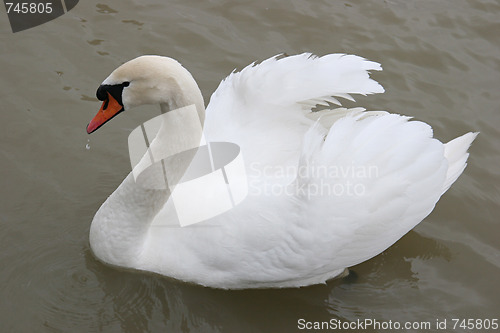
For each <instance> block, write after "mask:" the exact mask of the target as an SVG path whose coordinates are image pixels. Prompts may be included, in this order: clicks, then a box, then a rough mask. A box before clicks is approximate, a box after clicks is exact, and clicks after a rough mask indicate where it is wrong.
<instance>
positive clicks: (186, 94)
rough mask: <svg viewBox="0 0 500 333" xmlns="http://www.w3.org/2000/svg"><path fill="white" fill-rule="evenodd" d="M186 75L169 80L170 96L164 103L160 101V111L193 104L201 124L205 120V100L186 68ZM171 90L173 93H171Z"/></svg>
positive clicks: (163, 111) (164, 111)
mask: <svg viewBox="0 0 500 333" xmlns="http://www.w3.org/2000/svg"><path fill="white" fill-rule="evenodd" d="M186 73H187V74H188V75H185V76H182V77H177V78H176V80H175V82H170V83H169V85H170V89H172V90H171V92H170V96H169V98H168V99H167V100H166V102H164V103H160V108H161V113H166V112H169V111H173V110H176V109H180V108H183V107H186V106H189V105H195V106H196V110H197V111H198V117H199V118H200V121H201V125H202V127H203V123H204V121H205V102H204V100H203V95H202V94H201V90H200V88H199V87H198V84H197V83H196V81H195V80H194V78H193V77H192V76H191V74H190V73H189V72H188V71H187V70H186ZM172 92H173V93H172Z"/></svg>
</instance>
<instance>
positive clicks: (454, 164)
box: [443, 132, 479, 193]
mask: <svg viewBox="0 0 500 333" xmlns="http://www.w3.org/2000/svg"><path fill="white" fill-rule="evenodd" d="M478 134H479V132H474V133H473V132H469V133H467V134H464V135H462V136H460V137H458V138H455V139H453V140H451V141H450V142H448V143H446V144H445V145H444V157H445V158H446V159H447V160H448V171H447V172H446V181H445V183H444V185H443V193H444V192H446V191H447V190H448V189H449V188H450V186H451V185H452V184H453V183H454V182H455V181H456V180H457V178H458V177H459V176H460V175H461V174H462V172H463V171H464V169H465V167H466V166H467V158H468V157H469V153H468V152H467V150H468V149H469V147H470V145H471V144H472V142H473V141H474V139H475V138H476V137H477V135H478Z"/></svg>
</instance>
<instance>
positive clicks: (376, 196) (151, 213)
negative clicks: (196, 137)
mask: <svg viewBox="0 0 500 333" xmlns="http://www.w3.org/2000/svg"><path fill="white" fill-rule="evenodd" d="M374 70H381V67H380V65H379V64H377V63H375V62H371V61H368V60H366V59H363V58H360V57H357V56H353V55H344V54H330V55H326V56H323V57H315V56H312V55H311V54H301V55H295V56H290V57H283V58H279V57H273V58H270V59H268V60H265V61H263V62H262V63H260V64H257V65H256V64H251V65H249V66H247V67H246V68H244V69H243V70H242V71H240V72H233V73H232V74H231V75H229V76H228V77H227V78H226V79H225V80H224V81H222V82H221V84H220V85H219V87H218V88H217V90H216V91H215V92H214V93H213V95H212V97H211V99H210V103H209V105H208V106H207V109H206V113H205V109H204V103H203V98H202V96H201V92H200V90H199V88H198V86H197V85H196V82H195V81H194V79H193V78H192V76H191V75H190V74H189V72H188V71H187V70H185V69H184V68H183V67H182V66H181V65H180V64H179V63H178V62H177V61H175V60H173V59H170V58H167V57H160V56H142V57H139V58H136V59H134V60H131V61H129V62H127V63H125V64H124V65H122V66H120V67H119V68H118V69H116V70H115V71H114V72H113V73H111V75H110V76H109V77H108V78H107V79H106V80H105V81H104V82H103V84H102V85H101V87H100V90H98V97H99V98H100V99H101V100H103V101H104V103H103V108H104V109H105V104H106V103H108V102H109V103H111V100H117V101H118V100H119V99H120V100H121V101H118V102H117V103H116V105H117V107H118V109H119V108H120V106H121V110H120V112H121V111H123V110H125V111H128V110H129V109H130V108H132V107H134V106H136V105H140V104H146V103H149V104H160V106H161V109H162V111H164V112H169V110H173V109H176V108H180V107H184V106H188V105H195V106H196V108H197V111H198V114H199V115H200V119H201V121H202V122H203V123H204V135H205V138H206V140H207V141H209V142H221V141H223V142H232V143H235V144H237V145H238V146H239V147H240V149H241V153H242V156H243V160H244V164H245V169H246V173H247V177H248V184H249V186H248V196H247V197H246V198H245V200H243V202H241V203H240V204H239V205H237V206H235V207H234V208H233V209H231V210H229V211H226V212H224V213H222V214H219V215H217V216H215V217H212V218H209V219H207V220H206V221H204V222H202V223H199V224H196V225H192V226H187V227H180V226H178V225H175V224H172V223H169V221H174V220H175V219H176V215H175V214H176V212H175V208H174V205H173V203H172V200H171V198H170V196H169V194H168V193H167V192H166V191H161V190H152V189H146V188H142V187H141V186H138V185H137V184H136V182H135V181H134V177H133V175H132V173H131V174H129V175H128V176H127V177H126V178H125V180H124V181H123V182H122V184H121V185H120V186H119V187H118V188H117V189H116V190H115V191H114V192H113V194H111V196H110V197H109V198H108V199H107V200H106V201H105V202H104V204H103V205H102V206H101V207H100V209H99V210H98V212H97V213H96V215H95V217H94V219H93V221H92V225H91V229H90V245H91V248H92V250H93V253H94V254H95V256H96V257H97V258H99V259H100V260H102V261H103V262H106V263H108V264H112V265H117V266H123V267H128V268H133V269H137V270H144V271H151V272H155V273H159V274H162V275H165V276H169V277H173V278H176V279H179V280H182V281H188V282H192V283H196V284H200V285H204V286H209V287H215V288H224V289H242V288H282V287H300V286H306V285H311V284H318V283H324V282H325V281H326V280H328V279H331V278H333V277H336V276H338V275H339V274H341V273H342V272H343V271H344V269H345V268H347V267H350V266H353V265H356V264H359V263H361V262H363V261H365V260H368V259H370V258H371V257H373V256H375V255H377V254H379V253H381V252H382V251H384V250H385V249H387V248H388V247H389V246H391V245H392V244H393V243H395V242H396V241H397V240H398V239H399V238H401V237H402V236H403V235H404V234H406V233H407V232H408V231H410V230H411V229H412V228H413V227H415V226H416V225H417V224H418V223H420V222H421V221H422V220H423V219H424V218H425V217H426V216H427V215H428V214H430V212H431V211H432V210H433V208H434V206H435V205H436V203H437V201H438V200H439V198H440V197H441V195H442V194H443V193H444V192H446V191H447V190H448V188H449V187H450V186H451V185H452V184H453V182H455V180H456V179H457V178H458V177H459V176H460V174H461V173H462V172H463V170H464V168H465V167H466V161H467V158H468V155H469V154H468V153H467V150H468V148H469V146H470V144H471V143H472V141H473V140H474V138H475V137H476V135H477V133H467V134H465V135H463V136H461V137H459V138H456V139H454V140H452V141H450V142H448V143H446V144H443V143H441V142H440V141H438V140H437V139H435V138H433V133H432V128H431V127H430V126H429V125H427V124H425V123H423V122H420V121H410V118H409V117H406V116H401V115H397V114H390V113H387V112H384V111H365V110H364V109H362V108H354V109H345V108H337V109H326V110H322V111H318V112H312V111H311V108H312V107H314V106H315V105H317V104H324V105H329V104H328V103H326V102H330V103H334V104H339V102H338V100H337V98H338V97H340V98H347V99H352V97H351V94H363V95H367V94H372V93H382V92H383V91H384V90H383V88H382V87H381V86H380V85H379V84H378V83H377V82H375V81H374V80H372V79H371V78H370V77H369V71H374ZM108 92H109V95H106V94H104V93H108ZM118 95H120V96H118ZM108 97H109V98H108ZM118 109H117V110H118ZM101 110H102V109H101ZM100 112H101V111H100ZM102 112H104V111H102ZM117 112H118V111H117ZM103 114H104V113H103ZM98 115H99V114H98ZM112 116H114V114H113V115H111V116H109V115H106V118H103V119H104V120H103V119H101V120H97V122H95V121H94V120H93V122H91V124H89V128H88V131H89V132H91V131H93V130H95V129H96V128H98V127H99V126H101V125H102V124H103V123H104V122H106V121H107V120H108V118H109V117H112ZM96 117H98V116H96ZM103 117H104V116H103ZM94 119H96V118H94ZM162 126H163V127H162V128H161V129H160V131H159V133H158V136H157V137H156V138H155V140H154V142H152V144H151V145H152V146H156V147H160V148H161V147H162V146H163V145H168V144H169V142H166V140H164V139H163V136H162V132H163V133H166V132H168V133H169V134H170V135H172V133H174V135H177V134H178V135H182V131H183V127H182V126H179V125H178V124H177V125H176V126H173V125H171V126H170V127H169V124H163V125H162ZM318 170H319V171H318ZM320 171H322V172H320Z"/></svg>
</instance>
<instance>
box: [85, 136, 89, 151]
mask: <svg viewBox="0 0 500 333" xmlns="http://www.w3.org/2000/svg"><path fill="white" fill-rule="evenodd" d="M85 149H87V150H89V149H90V139H87V144H86V145H85Z"/></svg>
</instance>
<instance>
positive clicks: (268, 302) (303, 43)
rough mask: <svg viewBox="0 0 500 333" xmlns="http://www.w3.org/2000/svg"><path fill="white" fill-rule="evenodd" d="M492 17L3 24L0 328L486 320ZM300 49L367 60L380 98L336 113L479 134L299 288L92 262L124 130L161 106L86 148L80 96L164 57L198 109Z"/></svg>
mask: <svg viewBox="0 0 500 333" xmlns="http://www.w3.org/2000/svg"><path fill="white" fill-rule="evenodd" d="M499 17H500V3H499V2H498V1H486V0H480V1H479V0H478V1H472V0H471V1H465V0H453V1H451V0H445V1H440V2H436V1H418V2H408V1H403V0H391V1H379V0H374V1H363V2H361V1H359V2H358V1H342V2H333V1H314V2H313V1H299V0H296V1H289V2H285V1H282V2H273V3H270V2H267V1H242V2H238V3H233V2H229V1H204V2H201V1H200V2H198V3H193V2H192V3H188V2H184V1H168V2H162V1H159V0H156V1H145V2H141V1H135V0H133V1H121V2H118V1H115V2H111V3H110V2H107V3H101V2H96V1H94V0H88V1H84V2H80V3H79V4H78V5H77V6H76V7H75V8H74V9H73V10H71V11H70V12H69V13H68V14H66V15H63V16H61V17H60V18H58V19H56V20H54V21H51V22H49V23H46V24H44V25H42V26H39V27H36V28H33V29H30V30H26V31H24V32H20V33H16V34H13V33H12V32H11V31H10V27H9V26H8V22H7V20H6V19H5V20H2V22H0V34H1V40H2V47H1V51H0V68H1V71H2V76H1V79H0V98H1V101H2V114H1V117H2V119H1V120H2V121H1V122H0V137H1V141H0V156H1V157H0V168H1V169H0V170H1V172H2V177H1V184H2V186H1V190H0V244H1V252H0V265H1V266H0V267H1V270H0V290H1V292H0V322H1V323H2V331H5V332H98V331H102V332H165V331H169V332H170V331H172V332H293V331H300V330H299V326H298V323H299V320H300V319H301V318H302V319H304V320H306V321H329V320H331V319H332V320H341V321H356V320H358V319H360V320H365V319H377V320H379V321H389V320H392V321H393V322H394V321H399V322H406V321H409V322H419V323H421V322H431V323H432V325H433V326H432V328H433V329H435V324H436V320H440V321H442V320H444V319H447V324H448V331H451V325H452V319H453V318H459V319H469V318H473V319H476V318H480V319H486V318H488V319H493V318H500V301H499V299H500V288H499V284H498V279H499V278H500V241H499V240H498V234H499V229H500V228H499V224H498V216H499V213H500V207H499V205H500V191H499V185H500V183H499V175H500V169H499V167H498V165H499V164H500V158H499V151H500V145H498V142H499V140H500V130H499V125H500V113H499V112H500V106H499V105H500V103H499V102H500V93H499V87H500V42H499V39H498V33H499V32H500V19H499ZM305 51H309V52H313V53H316V54H318V55H323V54H327V53H333V52H343V53H352V54H357V55H360V56H363V57H365V58H368V59H370V60H374V61H377V62H379V63H381V64H382V66H383V67H384V71H383V72H380V73H374V74H373V77H374V78H375V79H376V80H378V81H379V82H380V83H381V84H382V85H383V86H384V87H385V89H386V93H385V94H381V95H376V96H369V97H358V98H357V103H356V104H354V103H351V102H347V103H345V105H347V106H352V105H360V106H364V107H366V108H368V109H373V110H387V111H390V112H394V113H401V114H405V115H411V116H413V117H415V118H416V119H418V120H422V121H425V122H427V123H429V124H431V125H432V126H433V128H434V134H435V136H436V137H437V138H439V139H440V140H442V141H448V140H450V139H452V138H454V137H456V136H459V135H462V134H464V133H465V132H468V131H480V132H481V134H480V136H479V137H478V139H477V140H476V142H474V144H473V146H472V148H471V156H470V159H469V165H468V167H467V169H466V171H465V173H464V174H463V175H462V176H461V177H460V179H459V180H458V181H457V183H455V185H453V186H452V188H451V189H450V190H449V191H448V192H447V193H446V194H445V195H444V196H443V197H442V198H441V200H440V201H439V203H438V204H437V206H436V208H435V210H434V212H433V213H432V214H431V215H430V216H429V217H427V218H426V219H425V220H424V221H423V222H422V223H421V224H420V225H419V226H418V227H416V228H415V229H414V230H413V231H411V232H410V233H408V234H407V235H406V236H405V237H403V238H402V239H401V240H400V241H399V242H397V243H396V244H395V245H394V246H392V247H391V248H389V249H388V250H387V251H385V252H384V253H382V254H380V255H379V256H377V257H375V258H374V259H372V260H370V261H367V262H365V263H363V264H360V265H358V266H356V267H353V268H352V271H353V273H352V274H351V275H350V276H349V277H348V278H346V279H343V280H338V281H331V282H329V283H327V284H326V285H319V286H312V287H308V288H300V289H286V290H249V291H222V290H214V289H208V288H202V287H198V286H193V285H188V284H184V283H181V282H177V281H172V280H170V279H167V278H163V277H160V276H155V275H151V274H146V273H140V272H132V271H125V270H119V269H115V268H112V267H108V266H106V265H103V264H102V263H100V262H98V261H97V260H96V259H95V258H94V257H93V255H92V254H91V251H90V247H89V243H88V232H89V226H90V222H91V220H92V217H93V216H94V214H95V212H96V211H97V209H98V208H99V206H100V204H101V203H102V202H104V200H105V199H106V198H107V196H108V195H109V194H110V193H111V192H112V191H113V190H114V189H115V188H116V187H117V186H118V185H119V184H120V183H121V181H122V180H123V178H124V177H125V176H126V174H127V173H128V172H129V171H130V163H129V160H128V150H127V137H128V134H129V133H130V131H131V130H132V129H133V128H135V127H136V126H138V125H139V124H141V123H142V122H144V121H146V120H147V119H150V118H152V117H153V116H155V115H157V114H158V110H157V109H156V108H155V107H142V108H140V111H139V112H130V113H129V114H127V116H118V117H117V118H115V119H114V120H113V122H111V123H109V124H107V125H106V127H105V130H99V131H98V132H96V133H95V134H93V135H92V136H91V137H90V141H89V137H88V135H87V134H86V132H85V127H86V125H87V123H88V121H89V120H90V119H91V118H92V117H93V116H94V115H95V113H96V112H97V110H98V108H99V107H100V103H99V101H97V99H96V98H95V97H94V96H95V90H96V89H97V87H98V86H99V84H100V83H101V82H102V80H103V79H104V78H105V77H106V76H107V75H108V74H109V73H110V72H111V71H112V70H113V69H114V68H116V67H117V66H118V65H119V64H121V63H123V62H125V61H127V60H129V59H131V58H134V57H136V56H138V55H142V54H160V55H168V56H170V57H173V58H176V59H178V60H179V61H180V62H181V63H182V64H183V65H184V66H185V67H186V68H187V69H188V70H190V71H191V73H192V74H193V76H194V77H195V78H196V80H197V81H198V84H199V85H200V87H201V89H202V92H203V94H204V97H205V101H206V102H208V99H209V97H210V94H211V93H212V92H213V91H214V89H215V88H216V87H217V85H218V84H219V82H220V80H222V79H223V78H224V77H225V76H226V75H227V74H229V73H230V72H231V71H232V70H233V69H235V68H238V69H241V68H243V67H244V66H246V65H247V64H249V63H250V62H252V61H255V60H263V59H266V58H268V57H270V56H273V55H275V54H278V53H283V52H284V53H287V54H296V53H301V52H305ZM302 331H304V330H302ZM367 331H383V330H379V329H374V328H373V327H368V329H367ZM456 331H465V330H464V329H463V328H458V327H457V329H456ZM477 331H480V330H477Z"/></svg>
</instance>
